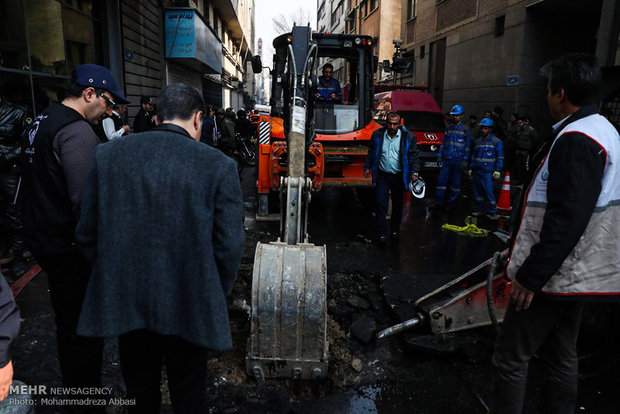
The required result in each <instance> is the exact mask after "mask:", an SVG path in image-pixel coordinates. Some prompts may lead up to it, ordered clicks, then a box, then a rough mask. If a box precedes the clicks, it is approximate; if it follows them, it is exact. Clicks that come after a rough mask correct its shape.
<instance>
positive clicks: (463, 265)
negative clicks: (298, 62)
mask: <svg viewBox="0 0 620 414" xmlns="http://www.w3.org/2000/svg"><path fill="white" fill-rule="evenodd" d="M241 177H242V187H243V191H244V197H245V201H246V210H247V213H246V228H247V230H248V232H249V233H256V234H260V237H259V238H260V239H261V240H265V239H267V240H269V239H272V240H275V238H276V237H277V232H278V223H275V222H256V221H255V220H254V218H253V204H254V178H253V169H251V168H245V169H244V170H243V171H242V173H241ZM429 178H430V177H429ZM427 181H428V183H429V186H428V189H427V197H426V198H425V199H424V200H418V199H412V198H411V196H410V195H409V196H408V197H407V198H406V205H405V211H404V220H403V224H402V227H401V236H400V239H399V240H398V241H392V240H391V241H389V242H388V244H387V245H386V246H380V245H378V244H376V243H375V242H374V241H373V239H374V232H373V225H372V223H373V217H372V215H371V211H370V209H369V208H368V207H369V204H370V200H371V195H370V193H369V192H368V190H364V191H356V190H353V189H346V188H345V189H340V188H325V189H324V190H323V191H321V192H320V193H318V194H315V195H313V199H312V203H311V207H310V215H309V217H310V223H309V235H310V238H311V242H313V243H315V244H318V245H321V244H326V245H327V264H328V286H329V285H330V283H333V284H334V285H337V284H338V280H331V279H330V278H332V277H338V276H333V275H339V274H356V275H360V276H361V277H367V278H369V279H372V280H374V281H376V283H381V281H382V280H385V278H388V279H389V278H396V279H394V280H396V281H398V280H399V279H398V278H401V279H400V280H407V281H412V282H413V283H402V285H401V284H398V283H395V284H392V289H395V290H397V291H395V292H384V293H385V294H386V295H387V296H391V297H400V298H403V297H404V298H407V297H409V298H412V299H415V298H418V297H420V296H423V295H424V294H426V293H428V292H430V291H432V290H434V289H435V288H437V287H439V286H441V285H443V284H444V283H446V282H448V281H450V280H452V279H454V278H455V277H456V276H458V275H460V274H462V273H463V272H465V271H467V270H469V269H471V268H472V267H474V266H476V265H478V264H479V263H481V262H482V261H484V260H486V259H488V258H489V257H491V255H492V254H493V252H494V251H496V250H501V249H503V248H504V244H503V242H502V241H501V240H500V239H499V238H498V237H496V236H493V235H488V236H487V237H483V238H470V237H466V236H462V235H458V234H456V233H454V232H450V231H446V230H441V225H442V224H444V223H450V224H457V225H460V226H462V225H464V219H465V217H466V216H467V215H468V214H469V212H470V211H471V206H470V204H471V198H470V197H467V194H471V190H470V189H469V188H468V186H467V185H465V188H464V197H462V198H461V199H460V202H459V205H458V208H457V209H456V210H455V211H453V212H451V213H449V214H448V213H443V214H437V215H432V216H431V215H429V214H428V212H427V209H426V207H427V205H429V204H431V203H432V202H433V199H432V197H431V196H432V194H434V184H433V183H432V179H427ZM478 224H479V226H480V227H484V228H486V229H489V230H491V231H493V230H495V229H496V227H497V223H495V222H491V221H489V220H487V219H481V220H480V221H479V223H478ZM500 225H501V223H500ZM256 239H257V238H256V237H254V238H253V237H249V238H248V240H249V243H254V242H255V240H256ZM253 249H254V247H253V245H248V246H246V251H247V252H248V254H246V255H249V257H247V258H245V259H244V260H245V261H251V255H252V252H253ZM330 280H331V282H330ZM385 285H388V284H385ZM403 289H404V290H403ZM17 301H18V304H19V306H20V308H21V311H22V318H23V321H22V330H21V333H20V336H19V338H18V339H17V340H16V341H15V343H14V346H13V355H14V363H15V378H17V379H21V380H23V381H25V382H26V383H28V384H48V385H51V386H59V385H60V375H59V368H58V364H57V360H56V348H55V338H54V323H53V315H52V313H51V308H50V304H49V298H48V295H47V287H46V278H45V274H44V273H42V274H40V275H39V276H37V277H36V278H35V279H34V280H33V281H32V282H31V283H30V284H29V285H28V286H27V287H26V289H24V291H23V292H22V293H21V294H20V296H19V297H18V299H17ZM406 308H407V306H404V310H401V311H400V312H392V313H391V314H388V315H384V318H381V319H380V320H379V326H378V328H379V329H380V328H383V327H386V326H389V325H390V324H392V323H397V322H399V321H400V319H399V318H402V317H404V316H406V315H407V312H408V310H407V309H406ZM410 311H412V310H410ZM593 319H595V320H598V319H597V317H596V316H595V317H594V318H593ZM599 322H600V321H599ZM593 326H594V328H592V329H590V330H589V331H588V332H587V335H586V336H585V338H584V339H582V341H581V342H582V343H583V349H584V350H587V351H588V352H590V351H592V353H596V352H598V346H597V345H600V344H601V343H605V344H607V341H608V336H609V335H608V334H607V332H606V331H605V326H603V328H597V327H596V324H593ZM413 335H415V334H413ZM419 335H425V333H419ZM493 335H494V334H493V331H492V330H491V329H485V328H483V329H479V330H476V331H474V332H470V333H465V334H462V335H458V337H457V338H453V339H448V340H455V341H457V342H459V346H458V347H457V348H458V351H457V352H453V353H450V354H443V353H434V352H422V351H419V350H415V349H412V348H411V347H409V346H407V344H406V342H405V341H404V339H405V336H404V335H400V336H397V337H394V338H390V339H388V340H385V341H380V342H377V341H376V340H372V341H371V342H370V343H367V344H356V346H357V348H358V349H361V352H363V355H364V358H363V362H364V370H363V371H362V373H361V374H360V375H359V376H357V377H355V378H354V380H353V381H352V384H353V385H351V386H349V387H348V388H347V389H344V390H342V389H339V390H338V391H335V392H334V393H327V394H325V393H317V394H316V395H314V396H312V395H311V396H307V395H305V396H304V397H303V398H297V397H295V396H292V397H293V400H292V402H290V404H288V403H285V404H279V405H278V404H275V405H274V404H272V403H270V402H269V401H268V400H265V401H266V402H265V403H257V402H256V401H257V399H256V396H255V394H256V393H257V392H260V390H261V389H260V388H257V387H255V386H254V385H252V383H253V382H252V381H251V380H250V381H248V384H249V385H246V386H243V387H232V386H231V390H230V391H224V390H223V389H224V388H223V387H221V389H220V390H219V394H218V398H220V397H221V398H231V399H232V397H231V396H233V395H234V396H236V397H235V398H237V399H238V403H236V404H235V405H234V407H233V406H230V407H228V408H227V409H225V410H222V411H221V412H230V413H245V412H248V413H249V412H252V413H261V412H264V413H268V412H283V413H284V412H294V413H313V412H318V411H320V412H323V413H328V414H329V413H334V414H336V413H342V414H349V413H350V414H353V413H420V414H425V413H429V414H431V413H464V412H467V413H484V412H485V408H484V407H485V401H488V395H489V392H490V383H489V378H490V376H489V375H490V356H491V353H492V344H493ZM410 336H411V334H410ZM582 337H583V336H582ZM616 339H617V338H616ZM432 340H435V339H432ZM351 341H354V339H351ZM617 345H618V343H617V342H616V343H612V345H611V346H612V348H613V349H616V350H617V349H618V347H617ZM614 346H615V348H614ZM107 351H108V352H106V361H105V363H104V366H105V377H104V384H107V385H110V386H112V387H113V388H114V389H115V393H116V394H117V395H119V396H122V395H123V393H124V387H123V384H122V379H121V378H120V368H119V366H118V361H117V358H116V354H115V352H116V351H115V346H114V344H113V341H110V343H109V344H108V347H107ZM616 353H617V352H616ZM607 355H608V354H606V353H603V354H602V356H601V355H599V356H600V357H601V359H602V362H601V361H599V362H598V363H596V361H594V362H592V364H593V366H592V367H590V368H591V370H590V371H591V372H592V373H595V374H596V373H597V371H599V370H600V368H601V367H602V368H603V369H602V371H603V373H602V375H596V376H594V377H593V378H588V379H582V381H581V382H580V394H579V402H578V410H577V412H579V413H583V412H585V413H614V412H619V410H618V409H617V407H615V405H614V404H613V400H614V398H613V396H614V392H616V390H617V389H618V385H620V382H619V381H618V379H617V378H616V376H614V375H613V374H612V373H611V372H612V371H611V370H605V368H612V367H613V366H614V363H617V362H618V358H617V356H616V358H615V361H614V359H613V357H607ZM609 355H613V353H611V354H609ZM540 372H541V371H540V367H539V366H538V365H537V364H536V363H535V362H534V363H533V364H532V367H531V373H530V375H531V377H532V381H531V382H530V384H529V385H528V391H527V392H528V400H527V402H526V410H525V413H537V410H536V405H537V400H538V398H539V388H538V385H539V383H538V382H537V378H539V376H540ZM272 388H273V387H272ZM275 388H276V391H275V392H276V395H277V398H276V399H279V400H282V398H284V399H286V398H287V397H286V394H283V393H282V391H281V390H278V389H277V387H275ZM257 390H258V391H257ZM269 390H270V389H269ZM269 390H267V391H269ZM263 391H265V390H263ZM267 391H265V392H267ZM250 396H252V397H250ZM283 396H284V397H283ZM259 401H260V400H259ZM257 404H258V405H257ZM37 412H42V413H48V412H49V413H51V412H54V411H53V410H51V409H39V410H38V411H37ZM111 412H121V411H111ZM162 412H170V409H169V407H168V408H164V410H163V411H162ZM218 412H219V411H218Z"/></svg>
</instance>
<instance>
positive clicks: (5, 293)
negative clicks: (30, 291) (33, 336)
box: [0, 273, 19, 401]
mask: <svg viewBox="0 0 620 414" xmlns="http://www.w3.org/2000/svg"><path fill="white" fill-rule="evenodd" d="M18 332H19V309H17V305H15V300H13V293H12V292H11V288H10V287H9V284H8V283H7V282H6V280H5V279H4V276H3V275H2V273H0V401H2V400H4V399H5V398H6V396H7V395H8V394H9V387H10V385H11V382H12V380H13V362H11V355H10V352H9V346H10V345H11V342H12V341H13V339H15V337H16V336H17V333H18Z"/></svg>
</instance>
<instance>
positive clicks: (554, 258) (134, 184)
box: [0, 55, 620, 414]
mask: <svg viewBox="0 0 620 414" xmlns="http://www.w3.org/2000/svg"><path fill="white" fill-rule="evenodd" d="M325 69H327V70H328V71H329V67H328V66H326V67H324V72H325ZM541 73H542V75H543V76H544V77H545V78H546V80H547V104H548V107H549V110H550V113H551V116H552V118H553V120H554V121H555V122H556V124H555V125H554V126H553V130H554V133H553V135H552V137H551V138H550V139H549V140H546V141H545V142H544V143H542V147H541V148H540V149H539V151H536V149H537V148H538V147H539V146H540V145H541V143H539V142H538V138H537V134H536V132H535V130H534V129H533V128H532V126H531V125H530V122H529V117H527V116H518V115H517V114H513V115H512V116H511V118H510V121H509V122H505V121H504V120H503V118H502V113H503V111H502V109H501V108H500V107H496V108H494V110H493V111H489V113H488V114H486V115H485V116H484V117H483V119H482V120H481V121H480V122H476V121H477V119H476V118H473V117H472V116H470V118H469V119H470V121H469V125H465V124H464V123H463V120H462V118H463V116H464V113H465V109H464V108H463V107H462V106H460V105H455V106H454V107H453V108H452V110H451V111H450V115H451V117H452V122H451V124H450V125H449V126H448V128H447V130H446V134H445V137H444V140H443V143H442V145H441V149H440V151H439V159H440V160H441V162H442V167H441V171H440V175H439V180H438V185H437V203H436V206H437V207H436V208H437V209H439V208H451V207H452V206H454V203H455V202H456V200H457V198H458V196H459V193H460V180H461V175H462V173H463V172H464V171H467V173H468V175H470V176H471V177H472V178H473V180H474V195H475V201H474V209H475V211H474V213H478V215H480V214H489V215H490V216H491V217H494V216H495V214H496V206H495V199H494V195H493V180H498V179H499V178H500V176H501V173H502V171H508V167H507V166H506V164H508V165H510V166H511V168H515V171H519V172H518V173H516V174H517V175H519V174H521V176H520V177H518V179H520V180H522V182H524V183H527V182H531V183H532V184H531V185H532V186H533V187H532V188H533V189H534V191H531V192H528V193H527V194H523V196H522V200H521V204H522V207H523V217H522V219H521V220H519V221H518V222H517V223H516V224H515V228H516V229H518V231H517V232H515V235H516V237H514V238H513V239H512V244H513V245H512V249H511V258H510V260H509V262H508V265H507V268H506V274H507V276H508V277H509V278H510V279H511V280H512V290H511V298H512V302H511V304H510V305H509V308H508V310H507V313H506V317H505V319H504V324H503V327H502V331H501V333H500V334H499V336H498V339H497V342H496V348H495V352H494V355H493V360H492V362H493V368H494V382H493V391H492V400H491V412H492V413H493V414H498V413H514V414H517V413H519V412H520V411H521V409H522V408H521V407H522V405H523V398H524V393H525V381H526V376H527V367H528V364H529V361H530V360H531V358H532V357H533V356H534V354H538V355H539V356H540V357H541V359H543V360H544V361H545V364H546V365H545V366H546V371H545V387H544V389H543V392H544V394H545V396H544V397H543V404H545V406H546V409H545V412H557V413H569V412H572V411H574V406H575V401H576V392H577V391H576V383H577V353H576V338H577V333H578V327H579V320H580V315H581V303H582V300H583V299H584V298H587V297H591V296H592V297H594V296H596V297H598V298H601V297H604V298H611V299H616V300H617V296H618V294H619V293H618V292H620V254H618V253H619V252H620V234H619V233H620V229H618V226H615V225H614V223H617V222H618V215H619V214H620V213H619V212H620V207H619V204H618V202H617V201H618V200H619V199H620V186H618V182H620V168H618V165H620V139H619V136H618V132H617V131H616V129H615V128H614V127H613V126H612V125H611V124H610V123H609V122H608V121H607V120H606V119H605V118H604V117H603V116H600V115H599V114H598V112H597V108H596V106H595V100H596V98H597V95H598V91H599V88H600V76H601V75H600V68H599V67H598V65H597V64H596V59H595V58H594V57H593V56H590V55H567V56H563V57H561V58H558V59H555V60H553V61H551V62H549V63H548V64H547V65H545V66H544V67H543V69H542V72H541ZM327 75H329V73H327ZM327 86H329V82H328V84H327ZM329 87H331V86H329ZM328 92H329V91H327V92H325V93H328ZM332 94H334V95H336V94H335V93H334V92H333V91H332V92H329V96H331V95H332ZM332 98H333V97H332ZM0 99H1V98H0ZM128 103H129V100H128V99H127V98H126V97H125V96H123V94H122V93H121V92H120V91H119V90H118V88H117V83H116V80H115V79H114V76H113V75H112V73H111V72H110V71H109V70H108V69H106V68H104V67H101V66H98V65H93V64H85V65H80V66H78V67H76V68H75V70H74V72H73V74H72V77H71V82H70V85H69V86H68V88H67V91H66V93H65V95H64V98H63V99H62V101H61V102H52V103H51V104H50V106H49V107H47V108H46V109H45V110H44V111H43V112H42V113H40V114H39V115H38V116H37V117H36V118H35V119H34V120H32V121H31V122H28V121H27V119H26V116H25V113H24V111H23V109H21V108H20V107H18V106H14V105H10V104H9V103H7V102H4V101H2V100H0V120H2V119H4V120H9V121H8V122H5V123H3V124H2V128H0V139H1V141H0V148H1V149H2V152H1V153H0V162H1V165H0V167H2V173H3V174H5V176H3V180H2V182H3V191H9V200H10V201H13V206H12V207H13V208H14V210H11V211H18V212H19V214H14V215H13V216H14V217H11V218H10V219H11V220H13V219H14V221H12V222H11V226H12V228H13V229H14V232H13V236H14V238H15V240H14V241H13V243H12V244H11V246H13V248H12V251H13V255H14V261H15V262H18V261H19V260H20V259H23V258H24V257H25V246H27V247H28V248H29V249H30V251H31V252H32V254H33V255H34V257H35V258H36V260H37V262H38V264H39V265H40V266H41V267H42V269H43V270H44V271H45V272H46V273H47V276H48V281H49V292H50V297H51V303H52V308H53V311H54V313H55V322H56V327H57V344H58V359H59V362H60V367H61V373H62V381H63V385H64V386H66V387H72V388H81V387H100V386H101V368H102V351H103V338H104V337H118V340H119V353H120V361H121V370H122V375H123V378H124V381H125V384H126V387H127V397H128V398H132V399H134V401H135V405H134V406H133V407H131V408H130V412H132V413H143V412H144V413H148V412H158V410H159V405H160V402H161V394H160V382H161V368H162V365H165V367H166V372H167V378H168V384H169V389H170V393H171V397H172V404H173V406H174V409H175V412H182V413H202V412H208V411H209V407H207V405H206V396H205V394H204V393H205V390H206V381H207V356H208V350H217V351H221V350H225V349H229V348H231V347H232V340H231V332H230V325H229V321H228V310H227V305H226V299H225V295H226V294H227V292H229V291H230V289H231V288H232V284H233V282H234V281H235V278H236V275H237V270H238V267H239V264H240V261H241V256H242V252H243V243H244V230H243V202H242V195H241V188H240V182H239V175H238V173H237V169H236V166H235V162H234V161H233V160H232V159H231V158H230V156H231V155H233V154H234V147H235V142H236V141H235V140H236V137H235V135H236V134H237V133H239V134H244V133H251V130H252V125H251V123H250V121H249V120H248V118H247V115H246V113H245V111H243V110H239V111H238V112H237V113H235V111H234V110H232V108H229V109H223V108H221V107H213V106H209V107H207V106H205V104H204V101H203V99H202V96H201V94H200V92H199V91H198V90H196V89H195V88H194V87H192V86H190V85H187V84H182V83H181V84H174V85H170V86H167V87H166V88H164V89H163V90H162V92H161V93H160V95H159V97H158V99H157V108H155V106H154V105H153V103H154V102H153V99H152V98H151V97H148V96H147V97H143V98H142V99H141V109H140V112H139V113H138V114H137V116H136V119H135V122H134V126H133V130H132V129H131V128H129V127H128V123H127V121H126V120H124V119H123V116H124V114H125V106H126V105H127V104H128ZM106 120H109V121H106ZM99 123H101V125H102V129H101V130H99V134H101V133H103V135H99V134H98V133H97V132H96V131H95V129H93V125H95V126H96V125H98V124H99ZM20 130H23V132H21V131H20ZM19 132H21V133H19ZM127 134H129V137H127V138H121V137H123V136H124V135H127ZM102 136H105V138H106V139H107V141H108V142H106V143H105V144H103V145H100V144H101V142H102V141H103V140H104V139H103V138H102ZM205 143H206V144H207V145H205ZM214 147H217V148H214ZM505 153H509V154H510V156H507V157H506V164H505V163H504V156H505ZM532 157H533V160H532V161H530V159H531V158H532ZM18 160H21V162H20V163H18V162H17V161H18ZM509 160H510V161H509ZM18 164H19V165H20V169H19V170H14V169H13V167H17V166H18ZM532 166H537V167H538V168H537V169H536V170H534V169H533V168H532ZM419 169H420V162H419V154H418V149H417V146H416V141H415V137H414V136H413V135H412V134H411V133H410V132H409V131H407V129H406V128H404V127H403V126H401V117H400V115H399V114H398V113H397V112H390V113H389V114H388V115H387V123H386V126H385V127H383V128H380V129H378V130H377V131H375V132H374V133H373V135H372V137H371V140H370V145H369V151H368V156H367V158H366V163H365V166H364V175H365V176H366V177H370V176H371V175H372V180H373V183H375V184H376V191H375V194H376V198H375V202H376V203H375V204H376V209H375V218H376V227H377V232H378V238H379V242H381V243H385V242H386V241H387V238H388V237H389V236H391V237H392V238H393V239H398V237H399V229H400V221H401V217H402V199H403V193H404V191H406V190H407V189H409V188H411V187H412V185H413V184H415V183H417V182H418V180H419V175H418V174H419ZM5 177H6V178H7V181H9V182H11V184H10V185H7V186H6V187H4V181H5ZM5 188H6V189H8V190H5ZM17 190H19V193H18V191H17ZM10 191H12V193H10ZM390 193H391V196H392V200H393V211H392V217H391V219H390V223H388V220H387V218H386V212H387V200H388V196H389V194H390ZM11 194H13V197H12V198H11ZM15 194H19V197H17V196H15ZM525 226H527V231H522V230H524V228H525ZM10 296H11V295H10V294H9V293H8V287H7V286H6V284H4V283H0V310H2V312H0V339H2V340H1V341H0V400H1V399H3V398H5V397H6V395H7V393H8V390H9V385H10V384H11V380H12V374H13V372H12V364H11V358H10V355H9V353H8V347H9V344H10V342H11V340H12V339H13V338H14V337H15V336H16V335H17V329H18V325H19V313H18V311H17V308H16V307H15V305H14V302H13V301H12V298H11V297H10ZM558 298H561V299H560V300H558ZM539 351H540V352H539ZM85 397H86V396H85V395H82V396H80V395H76V396H73V397H72V398H74V399H75V400H80V399H84V398H85ZM75 408H76V410H77V411H78V412H80V410H81V412H88V413H97V412H104V409H103V408H101V407H92V406H87V405H85V406H82V407H81V408H80V404H76V405H75ZM99 408H100V409H99ZM82 409H83V410H82Z"/></svg>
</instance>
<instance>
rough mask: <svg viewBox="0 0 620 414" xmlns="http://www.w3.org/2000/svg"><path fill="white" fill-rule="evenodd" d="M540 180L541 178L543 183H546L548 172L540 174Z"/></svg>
mask: <svg viewBox="0 0 620 414" xmlns="http://www.w3.org/2000/svg"><path fill="white" fill-rule="evenodd" d="M540 178H542V180H543V181H547V180H548V179H549V172H547V171H545V172H544V173H542V175H541V176H540Z"/></svg>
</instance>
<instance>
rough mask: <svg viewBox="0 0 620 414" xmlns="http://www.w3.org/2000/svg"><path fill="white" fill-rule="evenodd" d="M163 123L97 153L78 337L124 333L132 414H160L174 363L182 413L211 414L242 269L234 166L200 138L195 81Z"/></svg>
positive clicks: (164, 102) (164, 104) (166, 107)
mask: <svg viewBox="0 0 620 414" xmlns="http://www.w3.org/2000/svg"><path fill="white" fill-rule="evenodd" d="M158 102H159V106H158V110H157V118H158V120H159V125H158V126H156V127H155V128H153V129H152V130H150V131H147V132H143V133H138V134H132V135H128V136H127V137H123V138H119V139H117V140H114V141H111V142H109V143H107V144H106V145H102V146H100V147H98V148H97V151H96V153H95V160H94V163H93V166H92V168H91V171H90V173H89V175H88V178H87V181H86V184H85V187H84V197H83V201H82V213H81V217H80V222H79V224H78V227H77V230H76V236H77V240H78V243H79V244H80V246H81V247H82V248H83V249H84V251H85V253H86V255H87V256H88V257H89V258H91V259H92V260H93V264H94V270H93V274H92V278H91V280H90V281H89V284H88V289H87V292H86V298H85V300H84V306H83V308H82V314H81V317H80V322H79V325H78V332H79V334H80V335H85V336H95V337H108V336H117V335H119V352H120V360H121V368H122V372H123V377H124V379H125V383H126V385H127V393H128V398H135V399H136V406H134V407H132V408H130V413H143V412H144V413H151V412H159V405H160V401H161V395H160V373H161V365H162V363H165V365H166V371H167V376H168V383H169V387H170V392H171V397H172V403H173V405H174V409H175V412H178V413H204V412H208V407H206V402H205V400H206V398H205V392H206V385H207V384H206V381H207V378H206V372H207V356H208V349H213V350H217V351H221V350H225V349H230V348H231V347H232V340H231V334H230V326H229V320H228V312H227V306H226V299H225V294H226V293H227V292H228V291H229V290H230V289H231V287H232V284H233V282H234V280H235V278H236V275H237V270H238V267H239V263H240V261H241V255H242V248H243V241H244V234H243V226H242V224H243V202H242V197H241V188H240V184H239V177H238V174H237V169H236V166H235V162H234V161H233V160H231V159H230V158H228V157H226V156H225V155H224V154H222V153H221V152H220V151H218V150H216V149H214V148H212V147H210V146H208V145H203V144H201V143H200V142H199V139H200V131H201V125H202V116H203V114H204V110H205V106H204V102H203V100H202V97H201V96H200V93H199V92H198V91H197V90H196V89H195V88H193V87H192V86H190V85H187V84H174V85H170V86H168V87H167V88H166V89H165V90H163V91H162V93H161V95H160V96H159V99H158Z"/></svg>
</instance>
